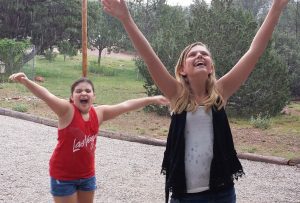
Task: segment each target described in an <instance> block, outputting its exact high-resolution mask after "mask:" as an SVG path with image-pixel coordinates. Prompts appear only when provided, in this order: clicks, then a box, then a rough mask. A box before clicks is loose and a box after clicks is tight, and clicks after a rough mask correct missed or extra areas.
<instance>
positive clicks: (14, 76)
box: [9, 73, 28, 83]
mask: <svg viewBox="0 0 300 203" xmlns="http://www.w3.org/2000/svg"><path fill="white" fill-rule="evenodd" d="M9 79H10V80H12V81H15V82H19V83H22V82H23V81H24V80H25V79H28V78H27V76H26V75H25V73H15V74H12V75H11V76H9Z"/></svg>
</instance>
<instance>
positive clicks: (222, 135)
mask: <svg viewBox="0 0 300 203" xmlns="http://www.w3.org/2000/svg"><path fill="white" fill-rule="evenodd" d="M186 114H187V112H186V111H184V112H182V113H180V114H173V115H172V117H171V124H170V129H169V134H168V138H167V145H166V150H165V152H164V159H163V163H162V173H163V174H165V175H166V185H165V192H166V202H168V200H169V192H170V191H171V192H172V193H173V194H184V193H186V178H185V164H184V156H185V154H184V153H185V138H184V130H185V122H186ZM212 116H213V132H214V140H213V159H212V162H211V167H210V180H209V188H210V190H211V191H217V190H219V189H222V188H226V187H229V186H232V185H233V180H234V179H236V180H237V179H238V178H239V177H241V176H242V175H243V174H244V172H243V168H242V165H241V163H240V161H239V160H238V158H237V153H236V151H235V149H234V144H233V139H232V134H231V130H230V126H229V122H228V119H227V115H226V113H225V110H224V108H221V109H220V110H217V108H215V107H213V108H212Z"/></svg>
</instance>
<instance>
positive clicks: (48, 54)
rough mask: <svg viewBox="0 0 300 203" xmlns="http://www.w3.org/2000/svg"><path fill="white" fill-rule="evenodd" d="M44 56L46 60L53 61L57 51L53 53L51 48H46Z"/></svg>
mask: <svg viewBox="0 0 300 203" xmlns="http://www.w3.org/2000/svg"><path fill="white" fill-rule="evenodd" d="M44 56H45V58H46V59H47V60H48V61H50V62H52V61H54V59H55V58H56V56H57V53H55V52H54V51H53V49H47V50H46V51H45V54H44Z"/></svg>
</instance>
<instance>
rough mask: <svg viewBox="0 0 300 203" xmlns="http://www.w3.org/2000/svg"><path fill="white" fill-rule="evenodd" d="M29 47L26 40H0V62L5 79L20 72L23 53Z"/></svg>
mask: <svg viewBox="0 0 300 203" xmlns="http://www.w3.org/2000/svg"><path fill="white" fill-rule="evenodd" d="M29 45H30V43H29V41H28V40H23V41H16V40H11V39H6V38H5V39H0V62H2V63H3V64H4V66H5V74H4V76H5V78H7V76H9V75H11V74H12V73H15V72H19V71H20V69H21V68H22V65H23V55H24V52H25V50H26V49H27V48H28V47H29Z"/></svg>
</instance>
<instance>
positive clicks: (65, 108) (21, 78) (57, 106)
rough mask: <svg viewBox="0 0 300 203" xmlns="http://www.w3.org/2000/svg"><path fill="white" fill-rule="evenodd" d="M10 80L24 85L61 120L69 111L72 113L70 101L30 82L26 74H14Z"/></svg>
mask: <svg viewBox="0 0 300 203" xmlns="http://www.w3.org/2000/svg"><path fill="white" fill-rule="evenodd" d="M9 79H10V80H12V81H15V82H19V83H21V84H23V85H24V86H25V87H26V88H27V89H28V90H29V91H30V92H32V93H33V94H34V95H35V96H37V97H38V98H40V99H41V100H43V101H44V102H46V104H47V105H48V106H49V107H50V108H51V109H52V110H53V111H54V113H56V114H57V115H58V117H60V118H61V117H63V116H65V115H66V114H67V113H68V112H69V111H72V109H71V105H70V104H69V102H68V101H66V100H63V99H60V98H58V97H56V96H54V95H53V94H51V93H50V92H49V91H48V90H47V89H46V88H44V87H42V86H40V85H38V84H37V83H35V82H33V81H31V80H29V79H28V78H27V77H26V75H25V74H24V73H15V74H12V75H11V76H10V77H9Z"/></svg>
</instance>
